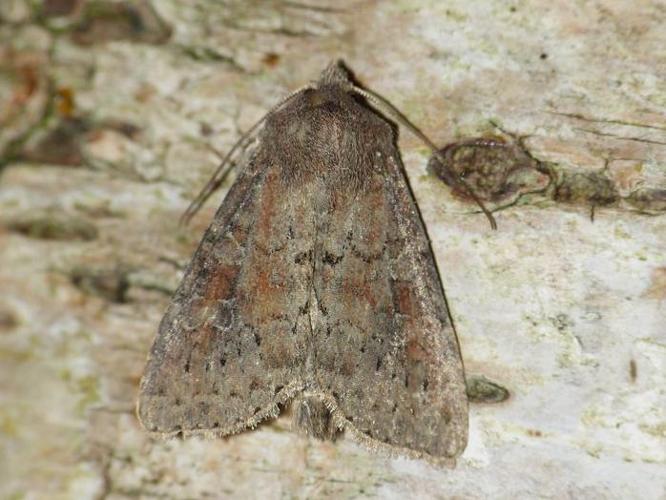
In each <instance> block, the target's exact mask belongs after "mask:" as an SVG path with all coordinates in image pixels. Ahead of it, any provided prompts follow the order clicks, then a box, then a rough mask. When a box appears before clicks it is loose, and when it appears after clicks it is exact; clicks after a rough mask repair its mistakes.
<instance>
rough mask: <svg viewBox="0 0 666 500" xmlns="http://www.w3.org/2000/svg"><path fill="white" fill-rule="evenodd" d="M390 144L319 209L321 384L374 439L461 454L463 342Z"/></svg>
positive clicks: (350, 421)
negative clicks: (352, 187) (357, 179)
mask: <svg viewBox="0 0 666 500" xmlns="http://www.w3.org/2000/svg"><path fill="white" fill-rule="evenodd" d="M385 144H386V146H385V147H383V148H382V150H381V151H379V152H378V153H377V155H376V158H375V161H376V163H377V164H378V165H379V167H380V168H376V170H375V171H374V172H373V173H372V174H370V175H369V176H368V177H367V178H366V179H365V183H364V185H363V187H362V188H361V190H360V191H359V192H357V193H346V194H345V193H336V195H335V199H334V200H332V201H331V202H330V204H329V210H328V211H326V212H325V213H323V215H321V216H320V217H321V218H320V223H319V229H318V233H319V235H320V238H319V240H318V243H317V250H316V265H317V268H316V272H315V290H316V291H317V299H318V306H319V310H320V314H319V316H318V318H319V321H318V322H317V324H316V327H315V335H314V338H315V346H316V347H315V357H316V366H317V385H318V387H319V389H320V390H321V391H322V392H323V393H327V394H329V395H331V396H333V398H334V399H335V401H336V402H337V405H338V406H339V411H340V412H341V413H342V415H343V416H344V417H345V419H346V423H345V427H347V428H351V430H352V431H353V432H354V433H356V435H357V437H359V438H361V439H365V438H368V439H369V440H370V441H369V443H370V444H372V443H384V444H388V445H391V446H393V447H398V448H402V449H404V450H405V451H408V450H413V451H415V452H417V453H427V454H429V455H432V456H436V457H455V456H457V455H459V454H460V453H461V452H462V450H463V449H464V448H465V445H466V442H467V398H466V396H465V384H464V379H463V367H462V361H461V358H460V352H459V348H458V343H457V339H456V336H455V332H454V330H453V328H452V326H451V324H450V320H449V318H448V314H447V309H446V303H445V299H444V295H443V291H442V287H441V283H440V280H439V276H438V273H437V269H436V267H435V263H434V260H433V256H432V252H431V249H430V245H429V241H428V238H427V236H426V232H425V229H424V227H423V224H422V222H421V218H420V215H419V213H418V212H417V209H416V206H415V203H414V201H413V198H412V195H411V193H410V191H409V188H408V185H407V183H406V179H405V177H404V173H403V172H402V168H401V164H400V160H399V158H398V154H397V151H396V150H395V148H394V147H393V146H392V145H391V144H392V141H391V140H390V138H387V140H386V141H385ZM322 212H324V211H322ZM321 235H323V236H321Z"/></svg>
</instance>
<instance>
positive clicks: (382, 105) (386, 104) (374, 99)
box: [352, 86, 497, 230]
mask: <svg viewBox="0 0 666 500" xmlns="http://www.w3.org/2000/svg"><path fill="white" fill-rule="evenodd" d="M352 90H353V91H354V92H356V93H357V94H359V95H360V96H362V97H364V98H365V99H366V100H367V101H368V102H370V104H372V105H374V106H375V107H376V108H378V109H380V110H384V111H386V110H387V111H389V114H391V115H392V116H393V118H395V119H396V120H397V121H398V123H400V124H401V125H404V126H405V127H406V128H407V129H408V130H409V131H410V132H411V133H412V134H414V135H415V136H416V137H418V138H419V139H421V141H423V142H424V143H425V145H426V146H428V147H429V148H430V150H431V151H432V154H433V155H434V156H435V158H437V161H439V162H440V163H441V164H442V166H443V167H444V168H446V169H448V170H449V174H450V177H451V178H452V179H456V182H457V183H458V185H459V186H461V187H462V188H464V190H465V191H466V192H467V194H469V195H470V196H471V197H472V199H473V200H474V201H475V202H476V204H477V205H478V206H479V208H480V209H481V211H482V212H483V213H484V214H485V216H486V217H487V218H488V221H490V227H491V228H492V229H493V230H496V229H497V222H496V221H495V217H493V214H492V213H490V211H489V210H488V209H487V208H486V206H485V205H484V204H483V202H482V201H481V199H480V198H479V197H478V196H477V194H476V193H475V192H474V190H473V189H472V188H471V187H470V185H469V184H467V182H466V181H465V179H463V178H462V177H460V176H459V175H456V174H455V173H453V172H451V171H450V169H449V167H448V166H447V165H446V160H445V159H444V157H443V156H442V154H441V153H440V152H439V150H438V149H437V146H435V144H434V143H433V142H432V141H431V140H430V139H428V136H426V135H425V134H424V133H423V132H421V131H420V130H419V129H418V127H417V126H416V125H414V124H413V123H412V122H410V121H409V119H408V118H407V117H406V116H405V115H404V114H402V112H401V111H400V110H399V109H398V108H396V107H395V106H394V105H393V104H391V102H390V101H389V100H388V99H386V98H385V97H382V96H381V95H379V94H377V93H376V92H373V91H372V90H368V89H362V88H360V87H356V86H354V87H352Z"/></svg>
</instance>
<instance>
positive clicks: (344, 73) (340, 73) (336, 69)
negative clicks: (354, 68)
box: [317, 59, 354, 89]
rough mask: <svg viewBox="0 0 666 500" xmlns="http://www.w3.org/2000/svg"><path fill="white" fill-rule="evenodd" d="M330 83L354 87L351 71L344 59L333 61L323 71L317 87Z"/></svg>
mask: <svg viewBox="0 0 666 500" xmlns="http://www.w3.org/2000/svg"><path fill="white" fill-rule="evenodd" d="M328 85H340V86H342V87H345V88H348V89H351V88H353V87H354V83H353V78H352V74H351V71H349V69H348V68H347V66H345V63H344V62H343V61H342V59H338V60H336V61H333V62H332V63H331V64H329V65H328V66H327V67H326V69H325V70H324V71H322V72H321V75H320V76H319V80H318V81H317V87H324V86H328Z"/></svg>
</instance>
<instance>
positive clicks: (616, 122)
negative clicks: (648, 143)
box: [547, 111, 666, 130]
mask: <svg viewBox="0 0 666 500" xmlns="http://www.w3.org/2000/svg"><path fill="white" fill-rule="evenodd" d="M547 113H548V114H551V115H557V116H566V117H567V118H574V119H576V120H582V121H585V122H591V123H608V124H611V125H625V126H627V127H639V128H650V129H655V130H666V127H660V126H658V125H647V124H645V123H638V122H630V121H626V120H616V119H612V118H591V117H588V116H585V115H582V114H580V113H563V112H559V111H547Z"/></svg>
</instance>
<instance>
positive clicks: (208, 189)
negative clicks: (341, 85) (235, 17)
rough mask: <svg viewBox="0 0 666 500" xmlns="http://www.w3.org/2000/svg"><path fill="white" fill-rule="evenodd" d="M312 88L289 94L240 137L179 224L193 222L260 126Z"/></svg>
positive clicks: (308, 87)
mask: <svg viewBox="0 0 666 500" xmlns="http://www.w3.org/2000/svg"><path fill="white" fill-rule="evenodd" d="M311 88H313V85H312V84H309V85H304V86H303V87H301V88H299V89H298V90H295V91H294V92H292V93H291V94H289V95H288V96H287V97H285V98H284V99H282V100H281V101H280V102H279V103H277V104H276V105H275V106H273V107H272V108H271V109H270V110H269V111H268V112H267V113H266V114H265V115H264V116H262V117H261V119H260V120H259V121H257V122H256V123H255V124H254V125H252V127H250V129H249V130H248V131H247V132H245V133H244V134H243V135H242V136H241V137H240V139H238V140H237V141H236V143H235V144H234V145H233V146H232V148H231V149H230V150H229V152H228V153H227V154H226V155H225V156H224V158H223V159H222V161H221V162H220V165H219V166H218V167H217V169H216V170H215V172H214V173H213V175H212V176H211V177H210V180H209V181H208V182H207V183H206V185H205V186H204V188H203V189H202V190H201V191H199V194H197V196H196V197H195V198H194V200H192V203H190V206H188V207H187V209H186V210H185V212H183V215H181V217H180V222H179V224H180V225H182V226H186V225H187V224H188V223H189V222H190V221H191V220H192V217H194V216H195V215H196V213H197V212H198V211H199V210H200V209H201V207H202V206H203V204H204V203H206V201H207V200H208V198H210V196H211V195H212V194H213V193H214V192H215V191H217V190H218V189H219V187H220V186H221V185H222V183H223V182H224V180H225V179H226V178H227V175H229V172H231V169H232V168H233V167H234V163H233V162H232V161H231V159H232V158H233V155H234V153H236V151H238V150H239V149H240V148H241V146H244V145H245V144H246V143H247V142H248V140H249V139H250V138H251V137H252V136H253V135H254V132H255V131H256V130H257V129H258V128H259V126H260V125H261V124H262V123H264V122H265V121H266V119H267V118H268V117H269V116H271V115H272V114H273V113H275V112H276V111H277V110H278V109H280V108H281V107H282V106H284V105H285V104H287V102H289V101H290V100H291V99H293V98H294V97H296V96H297V95H298V94H300V93H301V92H303V91H305V90H308V89H311Z"/></svg>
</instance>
